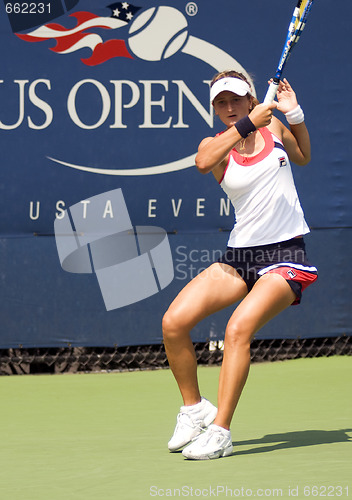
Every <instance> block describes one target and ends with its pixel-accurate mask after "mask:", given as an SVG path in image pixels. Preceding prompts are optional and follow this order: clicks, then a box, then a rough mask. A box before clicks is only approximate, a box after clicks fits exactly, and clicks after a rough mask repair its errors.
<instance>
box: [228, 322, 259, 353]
mask: <svg viewBox="0 0 352 500" xmlns="http://www.w3.org/2000/svg"><path fill="white" fill-rule="evenodd" d="M253 335H254V332H253V331H252V330H251V328H250V327H249V326H248V325H247V324H246V322H245V321H241V320H233V321H231V322H230V323H229V324H228V325H227V328H226V332H225V345H227V346H228V347H233V348H248V347H249V346H250V343H251V340H252V337H253Z"/></svg>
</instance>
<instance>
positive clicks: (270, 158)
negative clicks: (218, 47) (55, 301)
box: [163, 71, 317, 460]
mask: <svg viewBox="0 0 352 500" xmlns="http://www.w3.org/2000/svg"><path fill="white" fill-rule="evenodd" d="M210 98H211V102H212V104H213V106H214V111H215V114H216V115H217V116H218V117H219V118H220V120H221V121H222V122H223V123H224V125H225V127H226V129H225V130H224V131H223V132H222V133H220V134H218V135H216V136H215V137H207V138H205V139H203V141H202V142H201V143H200V145H199V149H198V154H197V156H196V166H197V168H198V170H199V171H200V172H201V173H203V174H207V173H209V172H212V174H213V175H214V177H215V179H216V181H217V182H218V183H219V184H220V186H221V187H222V189H223V190H224V191H225V193H226V194H227V196H228V197H229V199H230V200H231V202H232V204H233V206H234V209H235V215H236V222H235V225H234V228H233V230H232V232H231V234H230V237H229V241H228V247H227V250H226V251H225V253H224V254H223V256H222V258H221V259H219V261H218V262H216V263H213V264H212V265H211V266H210V267H208V268H207V269H206V270H205V271H203V272H202V273H200V274H199V275H198V276H196V277H195V278H194V279H193V280H192V281H191V282H190V283H188V285H186V287H185V288H184V289H183V290H182V291H181V292H180V293H179V295H178V296H177V297H176V299H175V300H174V301H173V302H172V304H171V305H170V307H169V309H168V311H167V312H166V314H165V316H164V318H163V335H164V344H165V349H166V353H167V357H168V361H169V365H170V367H171V370H172V372H173V375H174V377H175V379H176V381H177V383H178V386H179V389H180V392H181V395H182V398H183V403H184V404H183V406H182V407H181V409H180V412H179V414H178V416H177V424H176V428H175V431H174V434H173V436H172V438H171V439H170V441H169V443H168V447H169V450H170V451H176V450H179V449H181V448H183V447H185V448H184V449H183V451H182V453H183V455H184V456H185V457H186V458H189V459H196V460H197V459H198V460H200V459H213V458H219V457H224V456H228V455H231V454H232V452H233V446H232V439H231V433H230V424H231V420H232V417H233V413H234V411H235V409H236V406H237V403H238V400H239V398H240V395H241V392H242V390H243V387H244V385H245V383H246V379H247V376H248V372H249V366H250V342H251V339H252V338H253V336H254V334H255V333H256V332H257V331H258V330H259V329H260V328H261V327H262V326H263V325H265V324H266V323H267V322H268V321H270V320H271V319H272V318H274V316H276V315H277V314H278V313H280V312H281V311H283V310H284V309H286V308H287V307H288V306H290V305H293V304H298V303H299V302H300V299H301V294H302V291H303V290H304V289H305V288H306V287H307V286H308V285H309V284H311V283H313V282H314V281H315V280H316V278H317V270H316V268H315V267H313V266H312V265H311V264H310V263H309V262H308V260H307V257H306V254H305V246H304V241H303V235H304V234H306V233H308V232H309V228H308V226H307V224H306V222H305V219H304V214H303V211H302V208H301V205H300V202H299V199H298V196H297V192H296V188H295V185H294V181H293V177H292V173H291V166H290V161H292V162H294V163H295V164H297V165H306V164H307V163H308V162H309V161H310V140H309V133H308V130H307V128H306V125H305V123H304V114H303V111H302V109H301V107H300V106H299V105H298V103H297V99H296V94H295V92H294V91H293V89H292V87H291V86H290V84H289V83H288V81H287V80H286V79H285V80H283V81H282V82H280V84H279V88H278V93H277V102H273V103H271V104H259V103H258V101H257V100H256V99H255V97H254V96H253V93H252V90H251V87H250V84H249V83H248V82H247V80H246V78H245V77H244V76H243V75H242V74H240V73H237V72H235V71H227V72H222V73H219V74H217V75H216V76H215V77H214V78H213V80H212V83H211V88H210ZM274 108H276V109H277V110H278V111H280V112H282V113H284V115H285V116H286V119H287V121H288V124H289V128H287V127H286V126H285V125H283V123H282V122H281V121H280V120H278V119H277V118H275V117H273V115H272V113H273V109H274ZM235 302H239V305H238V306H237V307H236V309H235V310H234V312H233V314H232V316H231V317H230V320H229V322H228V324H227V328H226V332H225V342H224V356H223V362H222V367H221V371H220V378H219V389H218V408H216V407H215V406H214V405H212V404H211V403H210V402H209V401H208V400H207V399H205V398H203V397H201V394H200V390H199V386H198V379H197V361H196V356H195V351H194V347H193V344H192V340H191V337H190V332H191V330H192V328H193V327H194V326H195V325H196V324H197V323H198V322H199V321H201V320H202V319H204V318H205V317H206V316H208V315H210V314H212V313H215V312H217V311H219V310H221V309H223V308H225V307H228V306H230V305H232V304H234V303H235ZM212 422H213V423H212Z"/></svg>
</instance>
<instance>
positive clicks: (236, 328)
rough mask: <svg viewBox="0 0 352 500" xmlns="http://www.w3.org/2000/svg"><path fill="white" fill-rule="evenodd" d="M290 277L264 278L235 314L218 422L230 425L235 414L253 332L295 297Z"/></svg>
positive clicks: (227, 338) (228, 333) (227, 345)
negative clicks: (290, 284) (287, 280)
mask: <svg viewBox="0 0 352 500" xmlns="http://www.w3.org/2000/svg"><path fill="white" fill-rule="evenodd" d="M295 297H296V296H295V294H294V292H293V291H292V289H291V287H290V286H289V284H288V283H287V282H286V280H285V279H284V278H283V277H282V276H279V275H278V274H274V273H272V274H268V275H264V276H263V277H262V278H260V279H259V280H258V281H257V283H256V284H255V286H254V287H253V289H252V290H251V292H250V293H249V294H248V295H247V297H246V298H245V299H244V300H243V301H242V302H241V303H240V304H239V306H238V307H237V308H236V310H235V312H234V313H233V315H232V316H231V318H230V320H229V322H228V325H227V329H226V333H225V347H224V358H223V362H222V367H221V371H220V378H219V392H218V414H217V417H216V419H215V421H214V423H215V424H217V425H219V426H221V427H224V428H225V429H229V428H230V423H231V420H232V416H233V413H234V411H235V409H236V406H237V403H238V400H239V398H240V395H241V393H242V390H243V387H244V385H245V383H246V380H247V376H248V372H249V366H250V342H251V339H252V337H253V335H254V334H255V333H256V332H257V331H258V330H259V329H260V328H261V327H263V326H264V325H265V324H266V323H267V322H268V321H270V320H271V319H272V318H273V317H274V316H276V315H277V314H278V313H280V312H281V311H282V310H284V309H286V308H287V307H288V306H290V305H291V304H292V302H293V301H294V299H295Z"/></svg>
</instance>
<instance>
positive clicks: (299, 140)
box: [272, 78, 311, 166]
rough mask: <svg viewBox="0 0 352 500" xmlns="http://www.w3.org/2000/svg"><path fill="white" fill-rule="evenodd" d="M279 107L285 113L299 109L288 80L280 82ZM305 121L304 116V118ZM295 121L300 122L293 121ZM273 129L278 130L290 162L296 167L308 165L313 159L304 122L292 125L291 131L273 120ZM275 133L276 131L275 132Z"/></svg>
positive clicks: (278, 121)
mask: <svg viewBox="0 0 352 500" xmlns="http://www.w3.org/2000/svg"><path fill="white" fill-rule="evenodd" d="M277 100H278V106H277V109H278V110H279V111H281V112H282V113H284V114H285V115H286V113H289V112H290V111H294V110H296V109H297V108H298V103H297V98H296V94H295V92H294V91H293V89H292V87H291V85H290V84H289V83H288V81H287V80H286V78H285V79H284V80H283V81H282V82H280V85H279V89H278V92H277ZM303 120H304V116H303ZM293 121H300V119H298V120H293ZM272 125H273V128H275V129H276V128H278V129H279V130H277V132H278V133H279V134H280V136H281V139H282V142H283V143H284V146H285V149H286V151H287V154H288V156H289V158H290V160H291V161H292V162H293V163H295V164H296V165H301V166H303V165H307V163H309V162H310V159H311V147H310V139H309V132H308V129H307V127H306V124H305V122H304V121H302V122H301V123H298V124H291V125H290V130H289V129H288V128H287V127H285V125H283V124H282V123H281V122H280V120H275V122H274V120H273V122H272ZM273 132H274V133H275V131H274V130H273Z"/></svg>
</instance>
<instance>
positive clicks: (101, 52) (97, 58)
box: [81, 40, 134, 66]
mask: <svg viewBox="0 0 352 500" xmlns="http://www.w3.org/2000/svg"><path fill="white" fill-rule="evenodd" d="M114 57H128V58H129V59H134V57H133V56H132V55H131V54H130V53H129V51H128V49H127V46H126V44H125V42H124V40H108V41H107V42H105V43H99V44H98V45H97V46H96V47H95V49H94V51H93V54H92V55H91V56H90V57H89V58H87V59H81V61H82V62H83V63H84V64H86V65H87V66H96V65H98V64H102V63H104V62H105V61H108V60H109V59H112V58H114Z"/></svg>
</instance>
